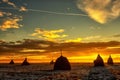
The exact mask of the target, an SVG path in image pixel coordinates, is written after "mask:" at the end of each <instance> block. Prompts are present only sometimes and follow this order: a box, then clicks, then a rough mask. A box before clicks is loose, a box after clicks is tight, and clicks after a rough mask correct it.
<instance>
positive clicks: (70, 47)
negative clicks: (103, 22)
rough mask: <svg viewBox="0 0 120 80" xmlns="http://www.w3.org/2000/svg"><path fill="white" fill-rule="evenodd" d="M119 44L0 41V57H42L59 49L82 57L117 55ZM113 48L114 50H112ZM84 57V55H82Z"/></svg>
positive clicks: (32, 40) (113, 42) (112, 42)
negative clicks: (104, 54)
mask: <svg viewBox="0 0 120 80" xmlns="http://www.w3.org/2000/svg"><path fill="white" fill-rule="evenodd" d="M119 46H120V42H118V41H110V42H89V43H75V42H74V43H61V44H60V43H55V42H51V41H45V40H34V39H24V40H22V41H16V42H5V41H2V40H0V55H9V54H15V55H25V54H27V55H43V54H49V53H51V52H52V53H54V52H59V51H60V49H62V50H63V52H66V55H69V54H70V55H73V54H72V53H73V52H74V53H76V54H74V55H83V53H90V52H95V51H100V52H107V53H113V54H114V53H119V52H120V49H119V48H118V47H119ZM111 47H112V48H111ZM113 47H114V48H113ZM84 55H85V54H84Z"/></svg>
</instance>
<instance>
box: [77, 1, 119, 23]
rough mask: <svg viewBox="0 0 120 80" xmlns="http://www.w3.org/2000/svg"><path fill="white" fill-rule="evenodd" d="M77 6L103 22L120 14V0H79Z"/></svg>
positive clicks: (94, 18)
mask: <svg viewBox="0 0 120 80" xmlns="http://www.w3.org/2000/svg"><path fill="white" fill-rule="evenodd" d="M77 6H78V8H79V9H81V10H83V11H84V12H86V13H87V14H88V16H89V17H90V18H92V19H93V20H95V21H97V22H99V23H101V24H104V23H106V22H107V21H109V20H112V19H115V18H117V17H119V16H120V0H115V1H113V0H77Z"/></svg>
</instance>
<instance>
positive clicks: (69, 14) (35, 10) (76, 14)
mask: <svg viewBox="0 0 120 80" xmlns="http://www.w3.org/2000/svg"><path fill="white" fill-rule="evenodd" d="M0 9H12V10H19V8H8V7H0ZM27 11H32V12H41V13H48V14H56V15H68V16H88V15H85V14H78V13H59V12H53V11H46V10H37V9H27Z"/></svg>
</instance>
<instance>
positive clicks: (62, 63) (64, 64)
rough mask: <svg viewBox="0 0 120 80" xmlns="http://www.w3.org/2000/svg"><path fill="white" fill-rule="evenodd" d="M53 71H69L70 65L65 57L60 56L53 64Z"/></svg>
mask: <svg viewBox="0 0 120 80" xmlns="http://www.w3.org/2000/svg"><path fill="white" fill-rule="evenodd" d="M54 70H71V65H70V63H69V61H68V59H67V58H66V57H63V56H60V57H59V58H57V60H56V62H55V64H54Z"/></svg>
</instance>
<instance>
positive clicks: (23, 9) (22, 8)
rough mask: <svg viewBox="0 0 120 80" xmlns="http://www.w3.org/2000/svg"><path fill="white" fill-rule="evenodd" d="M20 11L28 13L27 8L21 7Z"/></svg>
mask: <svg viewBox="0 0 120 80" xmlns="http://www.w3.org/2000/svg"><path fill="white" fill-rule="evenodd" d="M19 11H27V8H26V7H24V6H21V7H20V10H19Z"/></svg>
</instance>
